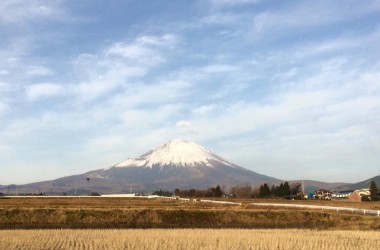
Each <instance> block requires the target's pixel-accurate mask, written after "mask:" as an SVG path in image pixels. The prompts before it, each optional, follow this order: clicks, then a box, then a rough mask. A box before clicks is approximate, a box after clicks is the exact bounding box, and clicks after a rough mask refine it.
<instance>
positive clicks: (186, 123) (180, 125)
mask: <svg viewBox="0 0 380 250" xmlns="http://www.w3.org/2000/svg"><path fill="white" fill-rule="evenodd" d="M175 125H176V127H177V128H186V127H190V126H191V125H192V124H191V122H189V121H178V122H177V123H176V124H175Z"/></svg>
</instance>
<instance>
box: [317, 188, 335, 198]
mask: <svg viewBox="0 0 380 250" xmlns="http://www.w3.org/2000/svg"><path fill="white" fill-rule="evenodd" d="M331 196H332V193H331V192H330V191H329V190H326V189H318V190H315V191H314V199H316V200H331Z"/></svg>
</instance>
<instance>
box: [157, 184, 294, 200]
mask: <svg viewBox="0 0 380 250" xmlns="http://www.w3.org/2000/svg"><path fill="white" fill-rule="evenodd" d="M300 187H301V184H300V183H292V184H289V183H288V182H285V183H281V184H280V185H278V186H274V185H272V186H271V188H269V186H268V184H266V183H265V184H263V185H261V186H260V187H259V188H253V187H252V186H251V185H249V184H245V185H241V186H239V185H235V186H231V187H230V188H229V190H228V191H227V188H226V187H225V186H220V185H217V186H216V187H211V188H208V189H182V190H180V189H178V188H177V189H175V190H174V192H170V191H162V190H158V191H155V192H153V194H155V195H160V196H172V195H176V196H180V197H189V198H191V197H197V198H203V197H215V198H220V197H231V198H270V197H272V198H273V197H286V196H289V195H297V194H299V193H300Z"/></svg>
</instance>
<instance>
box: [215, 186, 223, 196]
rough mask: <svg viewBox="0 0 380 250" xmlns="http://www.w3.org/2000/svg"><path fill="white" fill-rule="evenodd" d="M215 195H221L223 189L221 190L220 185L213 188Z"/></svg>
mask: <svg viewBox="0 0 380 250" xmlns="http://www.w3.org/2000/svg"><path fill="white" fill-rule="evenodd" d="M214 192H215V197H222V195H223V191H222V189H221V188H220V186H219V185H218V186H216V188H215V191H214Z"/></svg>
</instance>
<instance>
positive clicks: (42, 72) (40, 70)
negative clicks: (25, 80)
mask: <svg viewBox="0 0 380 250" xmlns="http://www.w3.org/2000/svg"><path fill="white" fill-rule="evenodd" d="M25 73H26V74H27V75H30V76H48V75H52V74H53V73H54V71H53V70H51V69H49V68H47V67H43V66H31V67H29V69H27V70H26V72H25Z"/></svg>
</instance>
